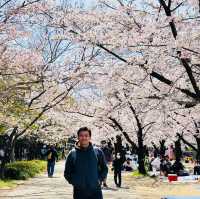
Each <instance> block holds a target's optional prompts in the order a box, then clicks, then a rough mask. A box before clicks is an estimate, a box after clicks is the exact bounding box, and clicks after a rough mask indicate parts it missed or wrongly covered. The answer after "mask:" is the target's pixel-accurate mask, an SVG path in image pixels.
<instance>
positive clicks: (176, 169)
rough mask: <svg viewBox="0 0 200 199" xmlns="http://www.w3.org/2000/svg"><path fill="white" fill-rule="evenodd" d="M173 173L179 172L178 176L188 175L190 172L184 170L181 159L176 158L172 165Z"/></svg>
mask: <svg viewBox="0 0 200 199" xmlns="http://www.w3.org/2000/svg"><path fill="white" fill-rule="evenodd" d="M172 171H173V173H175V174H177V175H178V176H188V175H189V174H188V172H186V171H184V166H183V164H182V163H181V161H179V160H176V161H175V162H174V164H173V165H172Z"/></svg>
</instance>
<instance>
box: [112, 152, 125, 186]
mask: <svg viewBox="0 0 200 199" xmlns="http://www.w3.org/2000/svg"><path fill="white" fill-rule="evenodd" d="M122 167H123V160H122V158H121V156H120V153H117V155H116V157H115V159H114V160H113V168H112V170H114V181H115V184H116V186H117V187H121V182H122V177H121V173H122Z"/></svg>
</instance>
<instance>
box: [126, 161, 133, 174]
mask: <svg viewBox="0 0 200 199" xmlns="http://www.w3.org/2000/svg"><path fill="white" fill-rule="evenodd" d="M124 170H125V171H133V168H132V166H131V159H130V158H128V159H127V160H126V162H125V163H124Z"/></svg>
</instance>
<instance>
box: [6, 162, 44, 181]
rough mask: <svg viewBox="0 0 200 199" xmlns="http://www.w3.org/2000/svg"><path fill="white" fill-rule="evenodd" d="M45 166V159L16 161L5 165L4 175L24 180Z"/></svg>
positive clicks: (42, 169) (8, 177)
mask: <svg viewBox="0 0 200 199" xmlns="http://www.w3.org/2000/svg"><path fill="white" fill-rule="evenodd" d="M45 168H46V162H45V161H41V160H31V161H17V162H13V163H9V164H7V165H6V169H5V177H6V178H7V179H15V180H26V179H28V178H30V177H34V176H36V175H37V174H38V173H40V172H42V171H44V170H45Z"/></svg>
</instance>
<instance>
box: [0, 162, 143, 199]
mask: <svg viewBox="0 0 200 199" xmlns="http://www.w3.org/2000/svg"><path fill="white" fill-rule="evenodd" d="M63 170H64V162H59V163H58V164H57V165H56V171H55V176H54V178H47V177H46V175H42V176H38V177H36V178H33V179H30V180H28V181H27V182H25V183H24V184H22V185H19V186H18V187H17V188H15V189H13V190H1V191H0V199H1V198H3V199H12V198H20V199H35V198H38V199H55V198H56V199H72V187H71V186H70V185H69V184H68V183H67V182H66V181H65V179H64V178H63ZM108 184H109V186H110V188H109V189H107V190H103V193H104V198H105V199H142V198H141V197H139V196H138V197H136V195H135V194H136V192H135V191H134V189H133V188H132V189H130V188H129V187H128V186H127V185H126V184H124V185H123V187H122V188H120V189H116V188H115V186H114V184H113V176H112V174H110V175H109V176H108Z"/></svg>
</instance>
